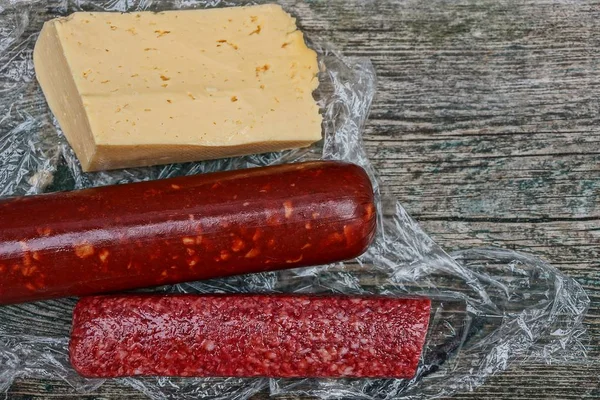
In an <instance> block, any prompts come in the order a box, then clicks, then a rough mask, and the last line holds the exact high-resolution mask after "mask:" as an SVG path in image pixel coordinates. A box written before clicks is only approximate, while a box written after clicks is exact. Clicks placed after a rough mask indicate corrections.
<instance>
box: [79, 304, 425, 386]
mask: <svg viewBox="0 0 600 400" xmlns="http://www.w3.org/2000/svg"><path fill="white" fill-rule="evenodd" d="M430 307H431V303H430V300H429V299H424V298H410V299H399V298H392V297H375V296H373V297H348V296H306V295H120V296H94V297H87V298H83V299H81V300H80V301H79V302H78V304H77V306H76V307H75V311H74V315H73V330H72V336H71V342H70V345H69V352H70V360H71V364H72V365H73V367H74V368H75V369H76V370H77V372H78V373H79V374H81V375H83V376H86V377H95V378H111V377H124V376H140V375H141V376H180V377H286V378H301V377H317V378H342V377H353V378H359V377H370V378H410V377H413V376H414V375H415V373H416V370H417V366H418V364H419V359H420V355H421V350H422V348H423V344H424V341H425V336H426V334H427V327H428V323H429V315H430Z"/></svg>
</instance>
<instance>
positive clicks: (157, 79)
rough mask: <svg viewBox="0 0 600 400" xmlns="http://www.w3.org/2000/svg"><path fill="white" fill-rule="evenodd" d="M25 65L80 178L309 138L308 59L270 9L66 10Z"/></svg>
mask: <svg viewBox="0 0 600 400" xmlns="http://www.w3.org/2000/svg"><path fill="white" fill-rule="evenodd" d="M34 65H35V70H36V74H37V78H38V81H39V82H40V85H41V86H42V90H43V91H44V94H45V96H46V99H47V101H48V104H49V106H50V109H51V110H52V112H53V113H54V115H55V116H56V118H57V120H58V122H59V124H60V126H61V128H62V130H63V131H64V133H65V136H66V137H67V139H68V141H69V143H70V144H71V146H72V147H73V149H74V151H75V153H76V155H77V157H78V158H79V160H80V161H81V164H82V168H83V170H84V171H94V170H101V169H113V168H124V167H134V166H145V165H153V164H166V163H172V162H186V161H195V160H203V159H213V158H221V157H229V156H237V155H243V154H251V153H263V152H269V151H278V150H284V149H289V148H295V147H304V146H308V145H310V144H312V143H314V142H316V141H318V140H320V139H321V116H320V115H319V109H318V106H317V104H316V102H315V100H314V99H313V97H312V92H313V91H314V90H315V89H316V87H317V86H318V79H317V77H316V75H317V72H318V65H317V56H316V53H315V52H314V51H313V50H311V49H309V48H308V47H307V46H306V44H305V43H304V38H303V35H302V33H301V32H300V31H298V30H297V29H296V24H295V20H294V19H293V18H292V17H291V16H290V15H289V14H287V13H286V12H285V11H284V10H283V9H282V8H281V7H280V6H277V5H262V6H251V7H233V8H222V9H213V10H189V11H166V12H161V13H152V12H139V13H131V14H120V13H87V12H78V13H74V14H72V15H70V16H69V17H66V18H57V19H54V20H51V21H48V22H46V23H45V24H44V28H43V29H42V32H41V33H40V37H39V39H38V42H37V43H36V47H35V50H34Z"/></svg>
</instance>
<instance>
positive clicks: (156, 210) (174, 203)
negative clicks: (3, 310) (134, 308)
mask: <svg viewBox="0 0 600 400" xmlns="http://www.w3.org/2000/svg"><path fill="white" fill-rule="evenodd" d="M375 220H376V215H375V207H374V202H373V189H372V186H371V182H370V180H369V178H368V176H367V175H366V173H365V172H364V170H363V169H361V168H360V167H358V166H356V165H353V164H347V163H341V162H334V161H318V162H308V163H299V164H286V165H279V166H273V167H264V168H251V169H246V170H240V171H228V172H219V173H213V174H204V175H195V176H187V177H180V178H173V179H165V180H157V181H150V182H141V183H134V184H124V185H116V186H106V187H99V188H93V189H85V190H78V191H72V192H65V193H55V194H46V195H40V196H29V197H21V198H11V199H5V200H2V201H0V276H1V277H2V279H0V304H10V303H19V302H26V301H36V300H43V299H49V298H55V297H67V296H81V295H87V294H94V293H104V292H112V291H119V290H127V289H135V288H143V287H150V286H157V285H162V284H172V283H178V282H186V281H193V280H200V279H209V278H215V277H223V276H228V275H235V274H246V273H252V272H259V271H269V270H276V269H284V268H294V267H301V266H308V265H320V264H327V263H331V262H336V261H340V260H346V259H351V258H354V257H356V256H358V255H360V254H361V253H363V252H364V251H365V249H366V248H367V247H368V245H369V243H370V241H371V239H372V237H373V234H374V230H375Z"/></svg>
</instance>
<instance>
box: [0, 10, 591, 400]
mask: <svg viewBox="0 0 600 400" xmlns="http://www.w3.org/2000/svg"><path fill="white" fill-rule="evenodd" d="M284 3H285V4H286V6H287V7H288V9H290V10H291V11H292V12H293V13H294V14H295V15H297V16H298V18H299V23H300V25H301V27H302V28H303V29H304V30H305V31H306V32H307V34H308V35H309V36H319V37H322V38H324V39H326V40H328V41H330V42H331V43H332V44H333V45H334V46H335V47H336V48H338V49H339V50H341V51H342V52H343V53H344V54H345V55H347V56H357V57H368V58H370V59H371V60H372V61H373V64H374V65H375V67H376V69H377V72H378V79H379V81H378V93H377V96H376V99H375V102H374V104H373V107H372V113H371V117H370V119H369V121H368V123H367V126H366V128H365V141H366V143H365V144H366V146H367V149H368V152H369V155H370V156H371V159H372V161H373V163H374V165H375V167H376V168H377V169H378V170H379V171H380V173H381V175H382V176H383V178H384V179H385V181H386V182H387V185H388V187H389V188H390V190H391V191H392V192H393V194H394V195H395V196H397V197H398V198H399V199H400V200H401V202H402V203H403V205H404V206H405V207H406V209H407V210H408V211H409V212H410V213H411V214H412V215H413V216H414V217H415V218H416V219H417V220H419V221H420V222H421V223H422V226H423V227H424V229H425V230H426V231H427V232H429V233H430V234H431V235H432V236H433V237H434V238H435V240H436V241H437V242H438V243H439V244H440V245H441V246H442V247H444V248H446V249H448V250H454V249H461V248H468V247H473V246H488V245H497V246H501V247H507V248H512V249H517V250H521V251H525V252H528V253H534V254H536V255H539V256H540V257H542V258H543V259H545V260H546V261H548V262H549V263H551V264H553V265H555V266H557V267H558V268H559V269H561V270H562V271H564V272H565V273H567V274H569V275H571V276H573V277H575V278H576V279H577V280H578V281H579V282H580V283H581V284H582V285H583V286H584V288H585V289H586V290H587V292H588V294H589V296H590V298H591V300H592V305H591V307H590V310H589V312H588V315H587V317H586V325H587V327H588V330H589V335H590V344H589V346H588V352H589V356H590V357H591V358H592V359H594V360H598V359H600V261H599V260H600V257H599V256H600V3H598V2H595V1H578V2H571V1H545V0H526V1H516V0H515V1H512V0H508V1H506V0H505V1H493V0H457V1H452V2H448V1H443V0H433V1H427V2H422V1H417V0H409V1H395V2H391V1H374V0H366V1H362V2H352V3H349V2H347V1H344V0H329V1H319V0H315V1H310V2H293V1H287V2H284ZM599 376H600V363H598V362H597V363H596V364H595V365H593V366H592V367H590V368H586V367H582V366H577V365H569V366H561V365H552V366H548V365H539V364H524V365H519V366H513V367H511V368H510V369H509V370H508V371H506V372H505V373H502V374H498V375H497V376H494V377H491V378H490V379H489V380H488V381H487V383H486V384H485V385H484V386H482V387H480V388H478V389H476V390H475V391H474V392H472V393H464V394H459V395H456V396H454V398H455V399H491V398H494V399H553V398H561V399H580V398H600V380H599ZM8 396H9V398H11V399H56V398H81V399H124V398H127V399H142V398H144V396H142V395H140V394H139V393H137V392H135V391H132V390H131V389H129V388H124V387H122V386H119V385H117V384H115V383H107V384H105V385H103V386H102V387H100V388H99V389H98V390H96V391H94V392H93V393H91V394H89V395H84V396H82V395H78V394H75V392H74V391H73V389H71V388H70V387H69V386H68V385H67V384H66V383H64V382H60V381H43V380H27V381H23V380H20V381H17V382H16V383H15V384H14V385H13V387H12V388H11V390H10V391H9V394H8ZM266 397H267V395H266V394H261V395H257V396H256V398H266Z"/></svg>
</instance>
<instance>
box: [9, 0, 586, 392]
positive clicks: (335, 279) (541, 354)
mask: <svg viewBox="0 0 600 400" xmlns="http://www.w3.org/2000/svg"><path fill="white" fill-rule="evenodd" d="M237 4H242V3H236V2H219V1H204V2H202V1H194V0H189V1H188V0H186V1H180V0H173V1H168V2H167V1H165V2H153V1H150V0H148V1H146V0H131V1H128V0H106V1H93V2H92V1H72V2H71V1H65V0H56V1H54V0H39V1H27V0H21V1H14V0H0V195H1V196H9V195H23V194H34V193H40V192H44V191H48V190H58V189H60V190H64V189H72V188H83V187H90V186H98V185H105V184H113V183H125V182H134V181H139V180H145V179H159V178H166V177H171V176H176V175H183V174H197V173H206V172H211V171H219V170H226V169H238V168H249V167H255V166H261V165H269V164H275V163H284V162H296V161H304V160H311V159H336V160H344V161H349V162H353V163H356V164H359V165H361V166H362V167H364V168H365V169H366V170H367V171H368V172H369V175H370V177H371V179H372V181H373V183H374V188H375V191H376V197H377V203H378V204H377V206H378V212H379V214H378V217H379V218H378V233H377V236H376V238H375V241H374V243H373V245H372V246H371V247H370V248H369V250H368V251H367V253H366V254H364V255H363V256H361V257H360V258H358V259H356V260H352V261H350V262H345V263H338V264H335V265H325V266H319V267H311V268H303V269H298V270H288V271H280V272H273V273H263V274H254V275H247V276H237V277H231V278H227V279H218V280H211V281H203V282H192V283H187V284H181V285H176V286H169V287H161V288H157V289H153V290H154V291H162V292H176V293H182V292H185V293H250V292H263V293H264V292H268V293H338V294H339V293H344V294H382V295H397V296H401V295H424V296H429V297H431V298H432V299H433V306H432V314H431V322H430V327H429V331H428V335H427V340H426V345H425V349H424V351H423V354H422V357H421V362H420V368H419V370H418V373H417V375H416V376H415V377H414V378H413V379H406V380H401V379H377V380H373V379H338V380H318V379H295V380H289V379H238V378H236V379H233V378H219V379H217V378H214V379H189V378H188V379H175V378H135V379H134V378H127V379H120V382H122V383H123V384H126V385H129V386H131V387H134V388H135V389H137V390H140V391H142V392H143V393H145V394H147V395H148V396H149V397H150V398H154V399H162V398H189V399H192V398H199V397H203V398H204V397H208V398H223V399H225V398H227V399H243V398H247V397H249V396H251V395H252V394H254V393H256V392H258V391H269V392H270V393H271V394H277V395H281V394H309V395H313V396H317V397H320V398H341V397H344V398H357V399H358V398H361V399H371V398H372V399H387V398H397V397H403V396H405V397H406V398H412V399H421V398H433V397H439V396H446V395H450V394H452V393H456V392H457V391H464V390H470V389H473V388H474V387H476V386H478V385H480V384H482V383H483V382H484V380H485V379H486V377H488V376H490V375H492V374H494V373H497V372H500V371H502V370H504V369H506V368H507V367H508V366H510V365H511V364H516V363H519V362H524V361H531V360H535V361H538V362H540V361H541V362H546V363H553V362H561V363H562V362H568V361H572V360H577V361H578V362H585V359H586V356H585V348H584V346H583V340H584V337H585V330H584V327H583V325H582V319H583V316H584V314H585V312H586V309H587V307H588V304H589V300H588V298H587V296H586V294H585V292H584V291H583V290H582V288H581V286H580V285H579V284H577V283H576V282H575V281H574V280H572V279H570V278H568V277H566V276H564V275H562V274H561V273H560V272H559V271H557V270H556V269H555V268H553V267H551V266H549V265H547V264H545V263H544V262H542V261H540V260H539V259H536V258H534V257H532V256H528V255H523V254H517V253H515V252H512V251H506V250H499V249H477V250H464V251H461V252H457V253H452V254H447V253H446V252H444V250H442V249H441V248H440V247H439V246H437V245H436V244H435V243H434V242H433V241H432V239H431V238H430V237H429V236H428V235H427V234H426V233H425V232H423V231H422V230H421V229H420V228H419V226H418V225H417V224H416V222H415V221H414V220H413V219H412V218H411V217H410V216H409V215H408V214H407V213H406V211H405V210H404V208H403V207H402V206H401V205H400V204H399V203H398V202H397V201H396V200H395V199H393V198H391V197H390V196H389V195H388V194H386V193H385V190H384V188H385V185H384V184H383V183H382V182H381V181H380V180H379V178H378V176H377V172H376V171H375V170H374V169H373V168H372V166H371V164H370V162H369V160H368V158H367V156H366V153H365V150H364V148H363V144H362V138H361V130H362V126H363V124H364V122H365V119H366V118H367V115H368V111H369V106H370V103H371V100H372V98H373V94H374V91H375V86H376V84H375V83H376V82H375V73H374V70H373V67H372V66H371V64H370V62H369V61H368V60H364V59H347V58H344V57H342V56H340V55H338V54H336V53H335V52H333V51H331V50H330V48H329V46H327V45H325V44H323V43H322V42H321V41H319V39H318V38H314V37H311V38H308V39H309V40H310V45H311V46H312V47H313V48H315V49H316V50H317V51H318V53H319V60H320V67H321V73H320V81H321V84H320V87H319V89H318V91H317V92H316V93H315V96H316V97H317V99H318V101H319V103H320V105H321V107H322V110H323V114H324V139H323V140H322V141H321V142H320V143H318V144H316V145H314V146H312V147H310V148H308V149H301V150H294V151H287V152H282V153H276V154H263V155H255V156H247V157H239V158H232V159H226V160H217V161H208V162H201V163H188V164H181V165H169V166H161V167H151V168H137V169H129V170H120V171H111V172H99V173H90V174H83V173H81V170H80V168H79V166H78V163H77V160H76V158H75V157H74V155H73V153H72V151H71V150H70V148H69V146H68V144H67V143H66V141H65V140H64V138H63V136H62V134H61V132H60V129H59V128H58V126H57V124H56V121H55V120H54V118H53V117H52V115H51V113H50V112H49V110H48V108H47V106H46V103H45V100H44V98H43V95H42V92H41V90H40V88H39V86H38V85H37V83H36V81H35V76H34V72H33V64H32V50H33V45H34V43H35V40H36V38H37V34H38V32H39V30H40V29H41V26H42V23H43V22H44V21H46V20H48V19H50V18H53V17H56V16H59V15H66V14H69V13H71V12H73V11H76V10H94V11H101V10H105V11H133V10H141V9H149V10H156V11H158V10H163V9H174V8H178V9H183V8H202V7H212V6H229V5H237ZM282 5H283V6H284V8H286V10H288V11H289V12H291V13H292V14H293V15H295V16H296V17H298V18H299V21H300V22H301V21H302V18H303V15H305V13H310V12H312V11H311V10H310V5H309V4H308V3H304V2H300V1H285V2H282ZM350 6H351V5H349V7H350ZM0 229H1V226H0ZM74 303H75V299H61V300H55V301H48V302H41V303H31V304H21V305H15V306H7V307H2V308H0V390H3V391H6V390H7V389H8V388H9V387H10V385H11V384H12V382H13V381H14V380H15V379H16V378H27V377H31V378H47V379H64V380H66V381H67V382H68V383H69V384H71V385H72V386H73V387H74V389H75V390H77V391H86V390H91V389H94V388H96V387H98V386H99V385H101V384H102V383H103V381H102V380H89V379H84V378H81V377H79V376H78V375H77V374H76V373H75V372H74V371H73V369H72V368H71V367H70V365H69V363H68V355H67V345H68V337H69V330H70V323H71V312H72V309H73V306H74Z"/></svg>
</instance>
